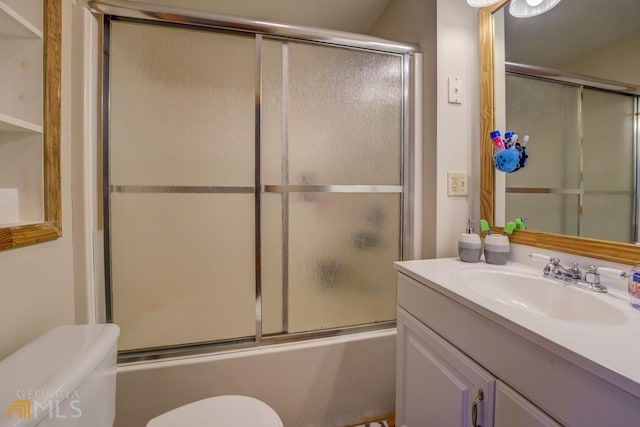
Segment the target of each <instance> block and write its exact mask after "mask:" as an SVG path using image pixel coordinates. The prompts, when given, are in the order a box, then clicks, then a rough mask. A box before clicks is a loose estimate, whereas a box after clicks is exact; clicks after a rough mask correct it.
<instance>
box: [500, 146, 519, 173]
mask: <svg viewBox="0 0 640 427" xmlns="http://www.w3.org/2000/svg"><path fill="white" fill-rule="evenodd" d="M519 165H520V150H518V149H517V148H505V149H504V150H499V151H496V153H495V154H494V155H493V166H494V167H495V168H496V169H498V170H499V171H500V172H506V173H509V172H513V171H515V170H516V169H517V168H518V166H519Z"/></svg>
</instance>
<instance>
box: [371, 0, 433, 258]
mask: <svg viewBox="0 0 640 427" xmlns="http://www.w3.org/2000/svg"><path fill="white" fill-rule="evenodd" d="M370 34H372V35H374V36H377V37H382V38H386V39H389V40H395V41H401V42H406V43H413V44H416V45H418V46H419V51H420V53H422V55H423V67H422V69H423V73H422V76H421V77H422V88H423V93H422V100H423V102H422V121H423V124H422V134H423V141H422V170H423V172H424V175H425V176H424V180H423V195H422V199H423V203H422V210H423V215H422V227H423V230H424V233H423V236H422V237H423V238H422V248H421V252H422V258H435V256H436V238H435V236H436V223H437V220H436V210H435V202H436V182H437V180H436V49H435V48H436V0H393V1H392V2H390V3H389V6H388V7H387V9H386V10H385V11H384V13H383V14H382V15H381V17H380V19H378V21H377V22H376V23H375V25H374V26H373V27H372V28H371V31H370Z"/></svg>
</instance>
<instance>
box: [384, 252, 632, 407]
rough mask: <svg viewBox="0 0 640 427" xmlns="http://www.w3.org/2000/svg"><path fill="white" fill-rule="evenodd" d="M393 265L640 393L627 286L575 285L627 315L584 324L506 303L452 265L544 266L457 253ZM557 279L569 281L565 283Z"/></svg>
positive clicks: (537, 272) (529, 270)
mask: <svg viewBox="0 0 640 427" xmlns="http://www.w3.org/2000/svg"><path fill="white" fill-rule="evenodd" d="M395 268H396V270H398V271H399V272H401V273H403V274H405V275H407V276H409V277H411V278H413V279H415V280H417V281H419V282H421V283H422V284H424V285H426V286H428V287H430V288H431V289H433V290H435V291H437V292H439V293H441V294H443V295H445V296H447V297H449V298H451V299H453V300H455V301H457V302H458V303H460V304H463V305H464V306H466V307H467V308H469V309H471V310H473V311H475V312H477V313H479V314H480V315H482V316H484V317H487V318H489V319H491V320H493V321H495V322H497V323H499V324H500V325H502V326H504V327H506V328H508V329H510V330H512V331H513V332H515V333H517V334H519V335H521V336H522V337H524V338H526V339H528V340H530V341H532V342H534V343H536V344H537V345H540V346H542V347H544V348H545V349H547V350H548V351H551V352H553V353H555V354H557V355H558V356H560V357H562V358H564V359H566V360H568V361H569V362H571V363H574V364H576V365H578V366H580V367H582V368H583V369H586V370H588V371H589V372H591V373H593V374H595V375H597V376H599V377H601V378H602V379H604V380H605V381H608V382H610V383H612V384H614V385H616V386H618V387H620V388H622V389H623V390H626V391H628V392H629V393H631V394H633V395H635V396H637V397H638V398H640V310H636V309H634V308H633V307H631V305H630V304H629V299H628V296H627V294H626V292H622V291H621V290H619V289H612V288H610V289H609V292H608V293H605V294H599V293H596V292H591V291H588V290H583V289H578V288H575V289H572V291H575V292H587V293H588V294H590V295H592V296H593V297H594V298H598V299H601V300H602V301H603V302H604V303H606V304H610V305H612V306H613V307H616V308H617V309H618V310H619V311H620V312H621V313H623V315H624V316H625V317H626V318H627V320H626V321H624V322H623V323H621V324H615V325H599V324H584V323H578V322H573V321H567V320H560V319H556V318H550V317H546V316H542V315H539V314H535V313H531V312H529V311H526V310H522V309H519V308H514V307H511V306H508V305H505V304H503V303H501V302H498V301H496V300H494V299H492V298H489V297H486V296H483V295H481V294H479V293H477V292H475V291H473V290H471V289H470V288H469V287H467V286H466V285H465V284H464V283H462V282H461V281H460V280H459V279H457V278H456V277H455V275H454V271H456V270H458V269H461V268H486V269H494V270H501V269H506V270H510V271H515V272H521V273H525V274H534V275H537V276H540V277H542V267H540V268H534V267H531V266H527V265H524V264H520V263H515V262H509V263H508V264H507V265H504V266H500V265H491V264H486V263H484V262H480V263H464V262H461V261H460V260H459V259H458V258H441V259H432V260H416V261H402V262H397V263H395ZM554 284H556V283H554ZM557 285H558V286H571V285H564V284H562V283H557Z"/></svg>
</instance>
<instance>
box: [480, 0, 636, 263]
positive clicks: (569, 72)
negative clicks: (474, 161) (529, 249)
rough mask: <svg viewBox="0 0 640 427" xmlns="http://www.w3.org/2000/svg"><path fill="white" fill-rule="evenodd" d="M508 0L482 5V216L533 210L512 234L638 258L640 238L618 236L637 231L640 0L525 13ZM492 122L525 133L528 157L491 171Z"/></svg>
mask: <svg viewBox="0 0 640 427" xmlns="http://www.w3.org/2000/svg"><path fill="white" fill-rule="evenodd" d="M507 3H508V1H503V2H501V3H499V4H498V5H496V6H492V7H487V8H484V9H482V10H481V11H480V14H479V16H480V25H479V28H480V34H479V36H480V49H481V55H480V56H481V85H482V87H481V132H482V150H481V153H482V167H481V216H483V217H485V218H487V219H489V220H490V221H493V224H495V225H500V224H503V223H504V221H505V219H507V220H512V219H514V218H516V217H526V218H530V219H528V220H527V221H526V224H527V228H528V230H526V231H520V230H519V231H518V232H516V233H515V234H514V236H513V239H512V241H513V242H514V243H524V244H529V245H533V246H538V247H543V248H548V249H556V250H560V251H565V252H571V253H578V254H583V255H586V256H592V257H596V258H602V259H607V260H612V261H617V262H623V263H627V264H632V263H634V262H636V261H637V260H638V259H639V258H640V249H639V248H638V247H636V246H634V245H631V244H628V243H619V242H635V241H637V240H638V238H637V221H636V219H635V218H636V216H637V204H638V203H637V200H636V198H635V197H636V192H637V191H636V184H635V183H636V181H637V178H636V169H637V167H636V163H637V162H636V152H637V150H636V141H637V128H638V126H637V124H636V117H637V116H636V112H637V103H638V101H637V94H638V93H640V92H637V91H636V89H635V86H640V85H639V84H636V83H638V82H637V81H634V79H633V78H631V77H630V76H634V78H635V80H640V78H639V77H638V76H640V72H639V71H640V54H639V52H638V49H640V44H639V43H638V41H640V24H638V23H637V22H633V21H634V19H631V20H630V19H629V18H630V17H637V16H639V14H640V12H638V11H634V10H630V9H629V7H633V8H637V7H638V6H640V2H630V1H623V0H615V1H614V0H612V1H608V2H602V1H598V0H562V2H561V3H560V4H559V5H558V6H557V7H556V8H554V9H553V10H551V11H549V12H548V13H545V14H543V15H539V16H536V17H533V18H529V19H516V18H513V17H511V16H509V13H508V10H507V9H508V8H505V7H503V6H504V5H505V4H507ZM635 3H638V4H637V5H636V4H635ZM614 4H617V5H616V6H614ZM617 12H621V13H622V14H621V15H620V16H621V17H620V18H616V15H615V13H617ZM494 18H495V26H494ZM594 20H595V21H594ZM635 21H637V19H635ZM625 23H626V24H625ZM574 24H582V25H585V26H583V27H580V28H578V27H576V26H575V25H574ZM596 36H597V37H599V38H597V37H596ZM632 49H633V50H632ZM619 51H622V52H623V58H622V59H620V60H617V59H613V58H614V56H613V55H614V53H615V52H619ZM632 52H635V53H632ZM509 62H513V63H517V64H513V65H508V63H509ZM523 63H524V64H527V67H524V66H522V65H518V64H523ZM505 64H507V65H505ZM621 67H624V68H625V70H620V68H621ZM613 81H615V82H621V83H623V84H621V85H620V84H616V85H613V86H612V85H611V83H612V82H613ZM603 88H604V89H603ZM612 89H615V90H612ZM616 92H618V93H616ZM494 128H497V129H500V130H501V131H502V132H504V131H506V130H514V131H516V132H518V133H519V134H520V136H521V138H522V136H523V135H526V134H529V135H530V139H529V142H528V144H527V148H528V151H529V162H528V164H527V167H526V168H524V169H520V170H519V171H517V172H515V173H511V174H504V173H500V172H498V173H494V170H493V167H492V156H493V147H492V145H491V141H490V139H489V136H488V134H489V132H490V131H491V130H492V129H494ZM533 230H535V231H533ZM579 236H586V237H588V238H585V237H579Z"/></svg>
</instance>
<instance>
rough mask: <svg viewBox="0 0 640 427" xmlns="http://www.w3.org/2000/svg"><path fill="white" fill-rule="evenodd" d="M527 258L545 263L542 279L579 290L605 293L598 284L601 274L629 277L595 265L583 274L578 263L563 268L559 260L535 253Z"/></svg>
mask: <svg viewBox="0 0 640 427" xmlns="http://www.w3.org/2000/svg"><path fill="white" fill-rule="evenodd" d="M529 256H530V257H531V258H533V259H536V260H539V261H545V262H547V264H546V265H545V267H544V269H543V270H542V273H543V275H544V277H546V278H548V279H552V280H556V281H559V282H562V283H567V284H571V285H575V286H577V287H579V288H583V289H587V290H589V291H593V292H601V293H605V292H607V287H606V286H604V285H602V284H601V283H600V274H601V273H607V274H610V275H612V276H614V277H617V278H619V279H624V278H627V277H629V275H628V273H626V272H624V271H622V270H616V269H613V268H605V267H600V268H598V267H596V266H595V265H589V266H588V267H587V270H586V271H585V272H584V273H583V272H582V271H581V270H580V267H578V263H573V265H572V266H571V267H565V266H563V265H562V264H560V259H559V258H555V257H548V256H546V255H541V254H536V253H532V254H530V255H529Z"/></svg>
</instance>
